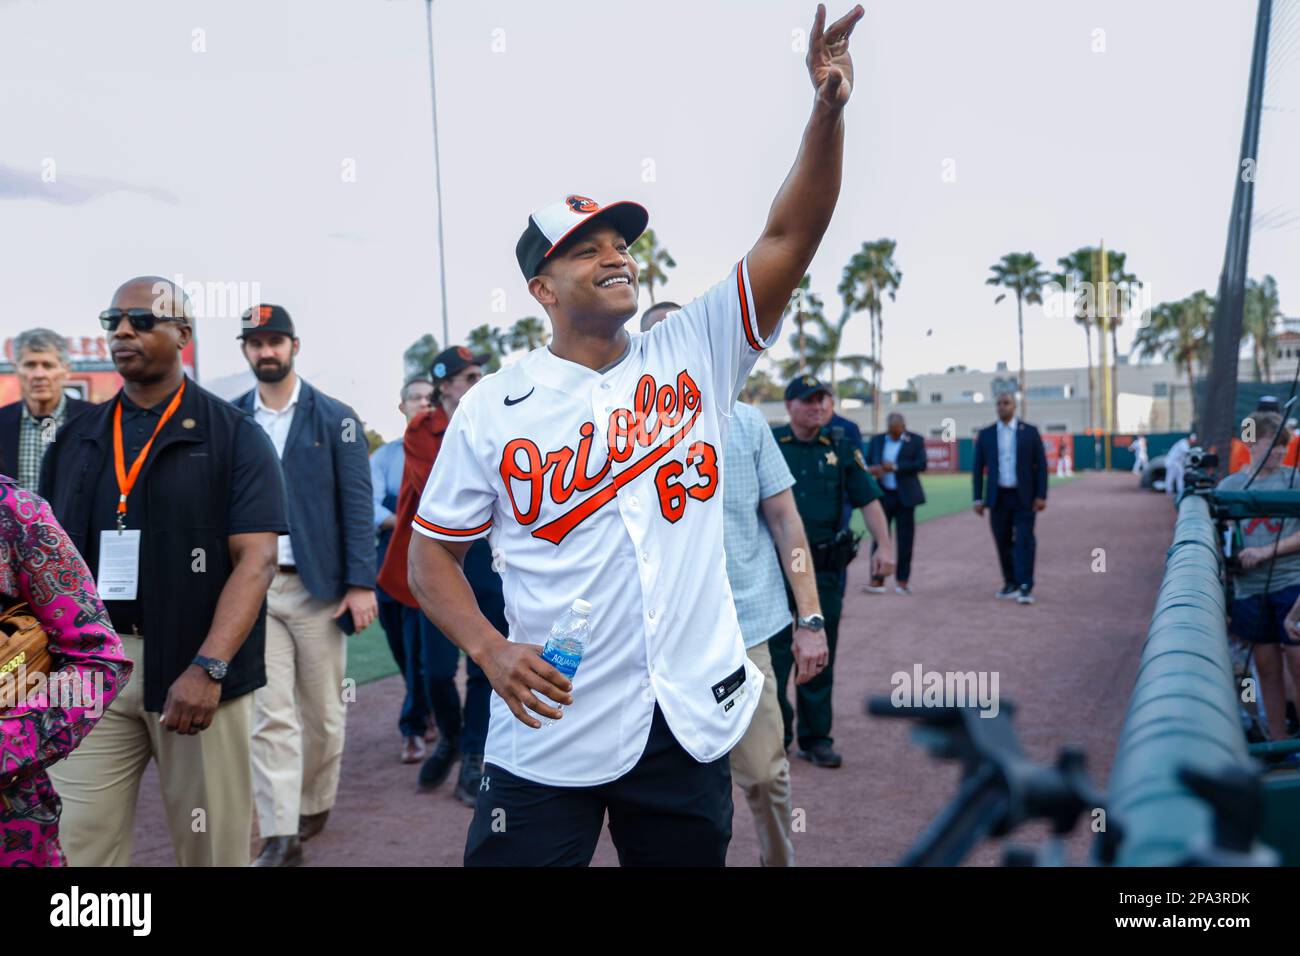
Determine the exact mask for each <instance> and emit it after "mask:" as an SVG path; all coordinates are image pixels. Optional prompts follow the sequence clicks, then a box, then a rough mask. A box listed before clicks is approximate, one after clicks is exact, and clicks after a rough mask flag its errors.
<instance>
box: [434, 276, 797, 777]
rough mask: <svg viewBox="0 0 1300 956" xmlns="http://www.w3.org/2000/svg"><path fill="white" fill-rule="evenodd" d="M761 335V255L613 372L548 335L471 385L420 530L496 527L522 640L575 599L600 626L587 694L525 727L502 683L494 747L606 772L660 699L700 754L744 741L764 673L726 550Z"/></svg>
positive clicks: (567, 770) (543, 633)
mask: <svg viewBox="0 0 1300 956" xmlns="http://www.w3.org/2000/svg"><path fill="white" fill-rule="evenodd" d="M779 331H780V329H779V327H778V328H777V329H776V330H774V331H773V333H772V335H771V337H769V338H768V339H767V340H766V341H762V340H760V338H759V332H758V324H757V319H756V316H755V313H754V305H753V298H752V295H751V292H750V288H749V276H748V267H747V264H746V261H745V260H742V261H741V262H740V263H739V264H738V265H737V267H735V268H733V269H732V270H731V273H730V275H729V276H728V277H727V278H726V279H724V280H723V281H722V282H720V283H718V284H717V285H716V286H714V287H713V288H712V289H710V290H709V291H708V292H707V293H705V294H704V295H703V296H701V297H700V298H698V299H696V300H694V301H693V302H691V303H690V304H689V305H687V306H686V307H685V308H683V309H681V310H680V311H678V312H675V313H672V314H670V315H669V316H668V317H667V318H666V319H664V320H663V321H662V322H660V323H659V324H658V325H656V326H654V327H653V328H652V329H650V331H648V332H645V333H639V332H630V333H629V334H630V337H631V347H630V349H629V350H628V352H627V354H626V355H625V356H624V358H623V359H622V360H621V361H620V362H619V363H618V364H617V365H615V366H614V367H613V368H611V369H609V370H607V371H605V372H597V371H595V370H593V369H590V368H587V367H585V366H582V365H578V364H575V363H573V362H569V361H566V360H565V359H562V358H558V357H557V356H556V355H554V354H553V353H552V352H551V351H550V350H549V349H548V348H545V347H543V348H540V349H535V350H533V351H532V352H530V353H529V354H528V355H526V356H525V357H524V358H523V359H521V360H520V361H518V362H516V363H514V364H513V365H509V366H507V367H506V368H503V369H502V370H501V371H499V372H497V373H495V374H493V375H489V376H487V377H485V378H484V379H483V380H482V381H481V382H480V383H479V384H478V385H477V386H475V387H474V388H473V389H472V390H470V392H469V393H468V394H467V395H466V396H465V397H464V399H462V401H461V403H460V406H459V407H458V408H457V410H456V413H455V414H454V415H453V416H452V418H451V424H450V426H449V427H448V429H447V433H446V435H445V436H444V438H443V443H442V448H441V450H440V451H439V453H438V458H437V461H436V462H435V464H434V467H433V472H432V473H431V474H430V476H429V482H428V484H427V485H426V486H425V489H424V494H423V496H422V497H421V499H420V508H419V511H418V513H417V515H416V518H415V521H414V523H413V526H414V528H415V530H416V531H418V532H420V533H421V534H424V535H428V536H429V537H431V538H438V539H442V540H445V541H468V540H471V539H474V538H481V537H483V536H485V535H486V536H487V537H488V540H489V541H490V543H491V544H492V548H493V551H494V553H495V555H496V556H497V558H498V567H499V569H500V571H501V578H502V583H503V587H504V594H505V605H506V620H507V622H508V623H509V626H510V640H512V641H516V642H527V643H531V644H544V643H545V642H546V639H547V637H548V636H549V633H550V627H551V624H552V623H553V622H554V621H555V619H556V618H558V617H559V616H560V615H561V614H563V613H564V612H565V611H566V610H567V609H568V607H569V606H570V604H572V602H573V600H574V599H575V598H583V599H585V600H587V601H590V602H591V605H592V612H591V616H590V621H591V638H590V641H589V643H588V645H587V650H586V653H585V654H584V655H583V658H582V663H581V666H580V667H579V669H578V673H577V676H576V677H575V678H574V680H573V704H572V706H569V707H566V708H565V710H564V717H563V718H562V719H560V720H558V721H556V722H555V723H553V724H551V725H550V726H546V727H542V728H541V729H533V728H531V727H528V726H527V725H525V724H523V723H521V722H520V721H519V720H518V719H517V718H516V717H515V716H514V715H513V714H512V713H510V709H509V707H507V706H506V704H505V701H503V700H502V699H501V698H500V696H498V695H497V694H495V693H494V694H493V695H492V717H491V724H490V726H489V730H488V739H487V747H486V753H485V754H484V757H485V760H486V761H487V762H488V763H493V764H496V765H497V766H499V767H502V768H504V769H505V770H508V771H510V772H511V773H514V774H517V775H518V776H520V777H524V778H525V779H528V780H533V781H536V782H539V783H544V784H551V785H555V786H592V785H596V784H601V783H607V782H609V781H611V780H615V779H617V778H618V777H620V776H622V775H623V774H625V773H627V772H628V771H629V770H631V769H632V767H633V766H634V765H635V764H636V762H637V760H638V759H640V757H641V754H642V752H643V751H644V749H645V744H646V740H647V739H648V738H649V734H650V723H651V719H652V717H653V715H654V706H655V703H656V701H657V702H658V704H659V706H660V708H661V709H662V710H663V714H664V717H665V718H666V719H667V721H668V726H669V727H670V728H671V729H672V732H673V735H674V736H675V737H676V738H677V740H678V742H679V743H680V744H681V745H682V747H683V748H685V750H686V751H687V752H688V753H689V754H690V755H691V756H692V757H694V758H695V759H696V760H699V761H709V760H715V759H717V758H718V757H721V756H722V755H723V754H725V753H727V751H729V750H730V749H731V748H732V747H733V746H735V744H736V742H737V741H739V740H740V738H741V736H742V735H743V734H744V732H745V729H746V728H747V727H748V726H749V721H750V717H752V716H753V712H754V708H755V707H756V706H757V705H758V699H759V692H760V690H761V689H762V683H763V676H762V674H761V672H760V671H759V670H758V669H757V668H756V667H754V665H753V664H751V663H750V661H749V658H748V657H747V656H746V654H745V647H744V642H743V640H742V639H741V635H740V626H739V624H738V622H737V620H736V610H735V605H734V604H733V602H732V597H731V588H730V586H729V585H728V583H727V573H726V561H725V558H724V555H723V550H722V512H723V505H722V494H721V491H722V475H721V474H720V471H719V463H720V461H721V459H722V449H723V446H724V441H725V438H726V427H727V422H728V419H729V417H730V410H731V407H732V405H733V404H734V403H735V399H736V395H737V393H738V392H739V391H740V388H741V386H742V384H743V383H744V381H745V379H746V377H747V376H748V375H749V371H750V369H751V368H753V365H754V361H755V359H757V357H758V355H759V353H760V352H761V351H762V350H763V349H765V348H767V347H768V346H770V345H771V344H772V343H774V342H775V341H776V338H777V335H778V333H779Z"/></svg>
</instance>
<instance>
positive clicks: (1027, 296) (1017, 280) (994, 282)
mask: <svg viewBox="0 0 1300 956" xmlns="http://www.w3.org/2000/svg"><path fill="white" fill-rule="evenodd" d="M1041 266H1042V263H1040V262H1039V261H1038V257H1037V256H1035V255H1034V254H1033V253H1032V252H1008V253H1007V254H1006V255H1005V256H1003V257H1002V261H1001V262H996V263H994V264H993V265H991V266H989V269H990V270H991V271H992V272H993V275H991V276H990V277H989V278H987V279H985V280H984V284H985V285H991V286H1002V287H1003V288H1006V289H1010V290H1011V291H1012V292H1014V293H1015V294H1016V329H1017V332H1018V333H1019V338H1020V414H1021V415H1022V416H1023V415H1024V414H1025V409H1026V407H1027V406H1028V404H1029V402H1028V398H1029V396H1028V394H1027V393H1026V392H1025V303H1026V302H1028V303H1029V304H1030V305H1038V304H1040V303H1041V302H1042V301H1043V286H1044V285H1046V284H1047V279H1048V276H1047V273H1046V272H1044V271H1043V270H1042V268H1041Z"/></svg>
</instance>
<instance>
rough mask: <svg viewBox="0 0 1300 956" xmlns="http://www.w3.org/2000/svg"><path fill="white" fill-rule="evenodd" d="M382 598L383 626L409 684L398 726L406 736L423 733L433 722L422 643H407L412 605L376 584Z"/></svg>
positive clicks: (422, 734) (399, 666) (380, 619)
mask: <svg viewBox="0 0 1300 956" xmlns="http://www.w3.org/2000/svg"><path fill="white" fill-rule="evenodd" d="M375 595H376V597H377V598H378V602H379V626H380V627H382V628H383V629H384V637H385V638H387V639H388V650H389V651H390V652H392V655H393V660H394V661H396V662H397V669H398V670H399V671H400V672H401V674H402V680H403V682H404V683H405V684H406V696H405V697H404V698H403V699H402V712H401V713H400V714H399V715H398V717H397V729H398V731H399V732H400V733H401V735H402V736H403V737H423V736H424V732H425V730H427V729H428V725H429V703H428V701H427V700H426V699H425V696H424V688H423V686H422V685H421V682H420V649H419V645H418V643H417V644H416V645H415V646H413V647H407V646H406V615H407V614H408V613H410V609H409V608H407V607H405V606H404V605H402V604H401V603H399V602H397V601H394V600H393V599H392V598H390V597H389V596H388V595H387V594H385V593H384V592H383V591H382V590H381V589H379V588H375Z"/></svg>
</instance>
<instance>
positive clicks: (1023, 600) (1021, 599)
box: [1016, 588, 1034, 604]
mask: <svg viewBox="0 0 1300 956" xmlns="http://www.w3.org/2000/svg"><path fill="white" fill-rule="evenodd" d="M1016 603H1017V604H1033V603H1034V596H1033V595H1032V594H1030V593H1029V588H1021V589H1020V593H1019V594H1017V595H1016Z"/></svg>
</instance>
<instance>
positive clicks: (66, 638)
mask: <svg viewBox="0 0 1300 956" xmlns="http://www.w3.org/2000/svg"><path fill="white" fill-rule="evenodd" d="M0 595H3V597H4V598H5V599H6V600H7V601H8V602H13V601H26V602H27V603H28V604H29V605H30V606H31V610H32V613H33V614H34V615H35V616H36V618H37V620H38V621H40V624H41V627H43V628H44V629H45V633H46V635H47V636H48V638H49V652H50V657H51V659H52V661H53V666H52V667H51V670H50V677H51V680H50V682H49V684H48V685H47V686H46V687H45V688H43V689H41V690H40V693H38V694H33V695H30V696H28V697H27V698H26V700H25V702H22V703H21V704H20V706H17V707H14V708H13V709H12V711H11V715H10V716H3V717H0V866H62V865H63V864H64V863H65V860H64V856H63V849H62V847H60V846H59V812H60V810H61V809H62V806H61V804H60V802H59V797H58V794H56V793H55V792H54V787H53V785H52V784H51V783H50V778H49V775H48V774H47V773H46V772H45V768H46V767H48V766H49V765H50V764H52V763H54V762H56V761H58V760H62V759H63V758H64V757H66V756H67V755H68V754H70V753H72V751H73V750H74V749H76V747H77V745H78V744H79V743H81V741H82V738H84V737H85V736H86V734H88V733H90V729H91V728H92V727H93V726H94V725H95V723H96V722H97V721H98V720H99V718H100V717H101V716H102V715H103V713H104V711H105V710H107V709H108V705H109V704H110V703H111V702H112V700H113V698H114V697H116V696H117V692H118V690H120V689H121V688H122V687H123V686H124V685H125V684H126V681H127V679H128V678H129V677H130V675H131V667H132V664H131V661H129V660H127V659H126V658H125V657H124V656H123V654H122V643H121V641H119V640H118V639H117V635H116V634H115V633H114V632H113V629H112V627H111V626H110V623H109V620H108V614H107V612H105V610H104V605H103V603H102V602H101V601H100V600H99V595H98V594H97V593H96V592H95V582H94V580H93V579H92V578H91V576H90V571H89V569H88V568H87V567H86V563H85V562H84V561H83V560H82V559H81V555H80V554H78V553H77V550H76V548H74V547H73V545H72V542H71V541H70V540H69V539H68V536H67V534H65V533H64V531H63V528H62V527H60V526H59V523H58V522H57V521H56V520H55V519H54V515H53V513H52V512H51V511H50V506H49V505H48V504H46V503H45V500H44V499H43V498H41V497H39V496H38V495H35V494H32V493H30V492H27V491H23V490H22V489H21V488H19V487H18V483H17V482H16V481H14V480H13V479H12V478H9V477H6V476H4V475H0ZM56 675H57V676H58V682H57V683H56V681H55V680H54V679H53V678H55V676H56ZM74 687H75V688H76V692H75V693H74V692H72V691H73V688H74ZM9 702H12V701H9Z"/></svg>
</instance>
